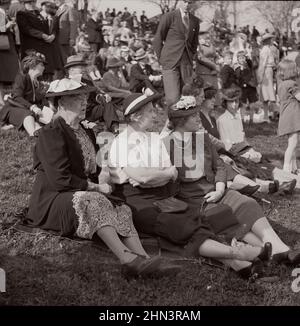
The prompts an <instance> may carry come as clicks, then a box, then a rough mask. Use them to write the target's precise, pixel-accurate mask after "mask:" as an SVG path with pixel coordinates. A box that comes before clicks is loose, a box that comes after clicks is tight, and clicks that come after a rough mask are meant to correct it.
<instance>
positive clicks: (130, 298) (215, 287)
mask: <svg viewBox="0 0 300 326" xmlns="http://www.w3.org/2000/svg"><path fill="white" fill-rule="evenodd" d="M160 121H161V120H160ZM157 122H158V123H159V120H158V121H157ZM246 132H247V135H248V137H249V140H250V142H251V143H252V144H253V145H254V147H255V148H257V149H258V150H260V151H262V152H263V153H267V154H272V157H273V158H275V159H277V160H281V162H282V158H283V151H284V148H285V140H284V139H278V138H277V137H276V136H275V132H276V126H275V125H271V126H264V127H262V126H255V127H253V128H252V129H247V130H246ZM32 146H33V141H32V140H30V139H29V138H28V137H27V136H26V135H25V133H18V132H17V131H16V130H9V131H6V132H2V131H0V267H1V268H3V269H4V270H5V271H6V277H7V288H6V293H0V305H106V306H110V305H112V306H113V305H146V306H148V305H166V306H168V305H281V306H282V305H300V295H299V293H298V294H297V293H293V291H292V290H291V284H292V281H293V280H294V279H295V278H294V277H292V275H291V273H292V269H291V268H287V267H285V266H274V265H270V266H268V267H266V274H267V275H276V276H277V278H275V279H276V280H275V281H274V278H272V280H273V282H270V279H268V278H266V279H263V280H262V281H256V282H255V283H248V282H246V281H244V280H241V279H240V278H238V277H237V276H236V275H235V274H234V273H233V272H231V271H229V270H222V269H220V268H216V267H212V266H209V265H207V264H205V263H203V262H201V261H200V260H199V261H198V260H181V261H180V264H182V266H183V269H182V272H181V273H180V274H178V275H177V276H176V277H175V278H162V279H158V280H157V279H153V280H152V279H148V280H140V279H138V280H130V281H127V280H125V279H124V278H122V277H121V275H120V269H119V263H118V261H117V260H116V259H115V258H114V256H113V255H112V254H111V253H110V252H109V251H108V250H107V249H105V248H103V247H99V246H95V245H93V244H92V243H91V242H87V241H83V242H74V241H70V240H68V239H63V238H59V237H53V236H51V235H49V234H34V235H31V234H26V233H21V232H17V231H15V230H14V229H11V228H10V227H11V226H12V225H13V223H14V222H16V218H15V217H14V214H15V213H16V212H18V211H19V210H20V209H21V208H23V207H25V206H26V205H28V200H29V198H30V191H31V187H32V184H33V180H34V176H35V174H34V171H33V169H32V159H31V151H32ZM267 199H268V200H270V201H272V202H273V203H274V204H275V209H274V210H272V212H271V213H270V215H269V218H270V221H271V222H272V225H273V226H274V228H275V230H276V231H277V232H278V233H279V234H280V236H281V238H282V239H283V240H284V241H286V242H287V243H288V244H289V245H291V246H296V247H300V220H299V218H300V194H299V192H298V193H296V194H294V195H293V196H292V197H289V198H287V197H286V198H282V197H276V196H272V197H268V198H267ZM268 208H269V207H268V206H266V207H265V210H266V211H268Z"/></svg>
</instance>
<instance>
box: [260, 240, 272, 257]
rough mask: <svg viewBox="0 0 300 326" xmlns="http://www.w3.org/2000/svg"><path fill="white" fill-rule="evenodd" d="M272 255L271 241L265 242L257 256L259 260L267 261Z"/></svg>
mask: <svg viewBox="0 0 300 326" xmlns="http://www.w3.org/2000/svg"><path fill="white" fill-rule="evenodd" d="M271 256H272V243H271V242H266V243H265V245H264V247H263V248H262V250H261V253H260V254H259V255H258V256H257V258H259V259H260V260H261V261H269V260H270V259H271Z"/></svg>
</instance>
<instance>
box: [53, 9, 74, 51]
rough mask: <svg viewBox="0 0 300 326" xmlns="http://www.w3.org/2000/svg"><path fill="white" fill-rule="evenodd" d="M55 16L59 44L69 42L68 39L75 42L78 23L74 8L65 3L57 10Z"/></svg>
mask: <svg viewBox="0 0 300 326" xmlns="http://www.w3.org/2000/svg"><path fill="white" fill-rule="evenodd" d="M56 17H58V18H59V44H64V45H66V44H70V41H72V42H73V43H74V44H75V40H76V37H77V28H78V24H79V22H78V15H77V12H76V11H75V9H74V8H72V7H69V6H68V5H66V4H65V5H63V6H61V7H60V8H59V9H58V10H57V12H56Z"/></svg>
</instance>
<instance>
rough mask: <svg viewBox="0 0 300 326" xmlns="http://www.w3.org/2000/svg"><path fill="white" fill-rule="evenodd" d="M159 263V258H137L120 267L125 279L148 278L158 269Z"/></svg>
mask: <svg viewBox="0 0 300 326" xmlns="http://www.w3.org/2000/svg"><path fill="white" fill-rule="evenodd" d="M160 263H161V258H160V257H159V256H154V257H150V258H146V257H141V256H138V257H136V258H135V259H134V260H133V261H131V262H130V263H126V264H123V265H122V274H123V275H124V276H126V277H138V276H141V277H145V276H150V275H152V274H153V273H154V272H155V271H156V270H157V269H158V267H159V265H160Z"/></svg>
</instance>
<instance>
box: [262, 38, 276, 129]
mask: <svg viewBox="0 0 300 326" xmlns="http://www.w3.org/2000/svg"><path fill="white" fill-rule="evenodd" d="M273 38H274V35H272V34H270V33H266V34H264V35H263V36H262V39H261V40H262V45H263V47H262V49H261V51H260V55H259V66H258V69H257V81H258V84H259V90H260V95H261V98H262V101H263V104H264V122H267V123H269V122H270V119H269V107H270V105H273V104H274V103H275V102H276V96H275V90H274V70H275V68H276V66H277V63H278V62H276V61H277V60H276V56H275V55H274V51H272V40H273Z"/></svg>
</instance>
